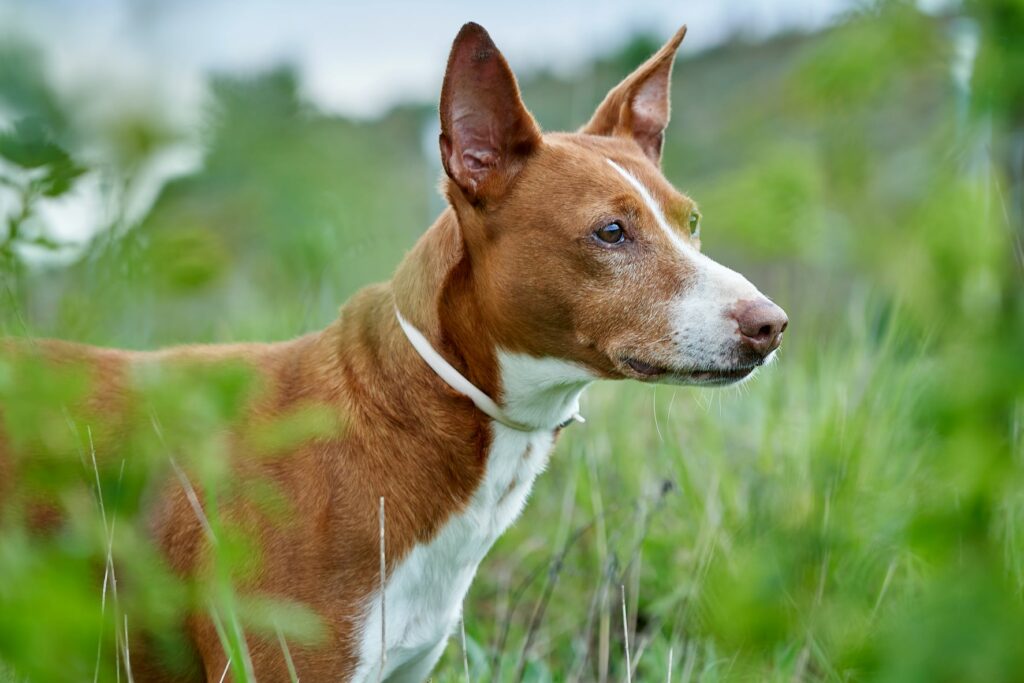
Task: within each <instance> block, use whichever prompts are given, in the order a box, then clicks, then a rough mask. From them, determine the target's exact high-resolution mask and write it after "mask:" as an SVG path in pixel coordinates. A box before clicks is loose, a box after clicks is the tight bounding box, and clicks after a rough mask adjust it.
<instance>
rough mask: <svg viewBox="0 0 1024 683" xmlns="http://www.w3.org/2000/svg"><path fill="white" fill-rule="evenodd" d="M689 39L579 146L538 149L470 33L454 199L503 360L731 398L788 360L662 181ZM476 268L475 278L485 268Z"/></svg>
mask: <svg viewBox="0 0 1024 683" xmlns="http://www.w3.org/2000/svg"><path fill="white" fill-rule="evenodd" d="M685 32H686V31H685V27H684V28H683V29H681V30H680V31H679V32H678V33H676V35H675V36H673V38H672V39H671V40H669V42H668V43H667V44H666V45H665V46H664V47H663V48H662V49H661V50H660V51H658V52H657V54H655V55H654V56H653V57H651V59H649V60H648V61H647V62H646V63H645V64H643V65H642V66H640V67H639V68H638V69H637V70H636V71H635V72H634V73H633V74H631V75H630V76H629V77H628V78H626V79H625V80H624V81H623V82H622V83H620V84H619V85H618V86H617V87H616V88H614V89H613V90H612V91H611V92H610V93H609V94H608V96H607V97H606V98H605V100H604V102H603V103H601V105H600V106H599V107H598V109H597V111H596V113H595V114H594V116H593V118H591V120H590V122H589V123H587V124H586V125H585V126H583V128H582V129H580V131H579V132H577V133H555V134H542V133H541V131H540V128H539V127H538V125H537V123H536V122H535V121H534V119H533V117H532V116H531V115H530V113H529V112H528V111H527V110H526V108H525V107H524V106H523V103H522V100H521V99H520V96H519V89H518V87H517V85H516V81H515V77H514V76H513V75H512V72H511V70H510V69H509V67H508V64H507V63H506V61H505V59H504V58H503V57H502V55H501V53H500V52H499V51H498V49H497V47H495V45H494V43H493V42H492V41H491V38H490V36H488V34H487V32H486V31H485V30H484V29H483V28H482V27H480V26H479V25H476V24H467V25H465V26H464V27H463V28H462V30H461V31H460V32H459V35H458V36H457V37H456V39H455V43H454V45H453V46H452V51H451V56H450V57H449V60H448V68H447V72H446V74H445V79H444V86H443V89H442V94H441V105H440V113H441V138H440V143H441V160H442V163H443V165H444V169H445V172H446V173H447V174H448V178H449V181H448V186H447V194H448V197H449V200H450V201H451V203H452V206H453V207H454V209H455V211H456V213H457V215H458V219H459V225H460V229H461V231H462V235H463V241H464V243H465V248H466V249H467V251H468V254H469V258H470V261H471V263H472V264H473V266H474V269H475V270H477V271H478V272H484V273H486V277H481V278H479V279H477V280H476V281H475V283H474V284H475V287H476V292H477V295H478V296H479V300H480V305H481V306H482V307H483V308H484V309H485V313H486V317H487V321H488V325H489V326H490V327H491V328H492V332H493V333H494V334H495V336H496V338H498V339H500V340H501V345H502V347H503V348H504V350H507V351H511V352H520V353H526V354H530V355H533V356H543V357H554V358H559V359H563V360H568V361H571V362H574V363H577V364H580V365H583V366H585V367H586V368H587V369H588V370H590V371H592V372H594V373H595V374H597V375H599V376H604V377H631V378H635V379H640V380H647V381H663V382H675V383H687V384H708V385H711V384H727V383H730V382H734V381H737V380H740V379H743V378H744V377H746V376H748V375H749V374H750V373H751V372H752V371H753V370H754V369H755V368H756V367H758V366H760V365H762V364H764V363H765V362H766V361H767V360H769V359H770V358H771V356H772V354H773V353H774V352H775V350H776V349H777V348H778V346H779V344H780V342H781V340H782V333H783V330H785V328H786V324H787V318H786V314H785V313H784V312H783V311H782V309H781V308H779V307H778V306H776V305H775V304H774V303H772V302H771V301H769V300H768V299H767V298H766V297H765V296H764V295H762V294H761V293H760V292H759V291H758V290H757V288H756V287H754V286H753V285H752V284H750V282H748V281H747V280H746V279H745V278H744V277H743V276H741V275H739V274H738V273H736V272H734V271H732V270H729V269H728V268H726V267H724V266H721V265H719V264H718V263H716V262H715V261H712V260H711V259H709V258H708V257H706V256H704V255H703V254H701V252H700V230H701V214H700V212H699V210H698V208H697V205H696V204H695V203H694V201H693V200H692V199H690V198H689V197H687V196H686V195H684V194H682V193H681V192H679V191H678V190H676V189H675V188H674V187H673V186H672V184H671V183H669V182H668V180H666V178H665V176H664V175H662V173H661V169H660V162H661V148H662V140H663V136H664V131H665V127H666V126H667V124H668V120H669V82H670V77H671V73H672V62H673V60H674V58H675V54H676V49H677V48H678V47H679V44H680V42H682V39H683V36H684V34H685ZM478 266H479V267H478Z"/></svg>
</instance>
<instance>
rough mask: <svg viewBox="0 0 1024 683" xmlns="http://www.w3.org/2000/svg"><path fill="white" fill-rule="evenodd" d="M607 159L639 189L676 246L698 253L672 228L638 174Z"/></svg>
mask: <svg viewBox="0 0 1024 683" xmlns="http://www.w3.org/2000/svg"><path fill="white" fill-rule="evenodd" d="M605 161H607V162H608V163H609V164H611V167H612V168H614V169H615V170H616V171H618V172H619V175H621V176H622V177H623V178H625V179H626V182H627V183H629V184H630V186H631V187H632V188H633V189H634V190H636V191H637V194H639V195H640V198H641V199H643V200H644V204H646V205H647V208H648V209H650V211H651V213H653V214H654V220H655V221H656V222H657V223H658V227H659V228H661V229H662V230H664V231H665V234H666V235H667V236H668V238H669V239H670V240H671V241H672V243H673V244H674V245H676V247H678V248H679V249H680V250H681V251H690V252H691V253H697V251H696V250H695V249H694V248H693V247H692V246H691V245H690V244H688V243H687V242H686V240H684V239H683V238H682V237H680V236H679V233H678V232H676V231H675V230H674V229H673V228H672V226H671V225H669V224H668V220H666V219H665V213H664V212H663V211H662V210H661V207H660V206H658V202H656V201H654V197H653V196H651V193H650V191H649V190H648V189H647V188H646V187H644V184H643V183H641V182H640V181H639V180H637V179H636V176H634V175H633V174H632V173H630V172H629V171H627V170H626V169H624V168H622V167H621V166H619V165H618V164H617V163H615V162H614V161H612V160H611V159H605Z"/></svg>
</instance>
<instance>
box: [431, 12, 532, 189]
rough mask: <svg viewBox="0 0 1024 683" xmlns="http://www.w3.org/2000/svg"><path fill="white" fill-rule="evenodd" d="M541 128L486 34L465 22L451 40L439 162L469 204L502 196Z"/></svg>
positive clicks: (506, 64)
mask: <svg viewBox="0 0 1024 683" xmlns="http://www.w3.org/2000/svg"><path fill="white" fill-rule="evenodd" d="M539 143H540V128H539V127H538V126H537V123H536V122H535V121H534V120H533V117H532V116H531V115H530V112H528V111H527V110H526V107H525V106H523V102H522V100H521V99H520V97H519V86H518V85H516V79H515V76H513V75H512V70H511V69H509V67H508V63H507V62H506V61H505V58H504V57H503V56H502V55H501V52H499V51H498V48H497V47H495V45H494V42H493V41H492V40H491V37H490V36H489V35H487V31H485V30H484V28H483V26H480V25H479V24H473V23H469V24H466V25H465V26H463V27H462V30H461V31H459V35H458V36H456V37H455V42H454V43H453V44H452V51H451V54H450V55H449V57H448V69H447V70H446V71H445V74H444V85H443V86H442V87H441V163H442V164H443V165H444V170H445V173H447V174H448V177H449V178H451V179H452V180H453V181H454V182H455V184H456V185H458V186H459V188H460V189H461V190H462V191H463V193H464V194H465V195H466V197H467V198H468V199H469V201H470V202H472V203H474V204H475V203H477V202H478V201H480V200H482V199H488V198H494V197H496V196H499V195H500V194H501V193H503V192H504V191H505V190H506V189H507V187H508V185H509V183H510V182H511V181H512V179H513V178H514V177H515V175H516V173H518V172H519V170H520V169H521V168H522V166H523V162H524V161H525V160H526V157H527V156H528V155H529V154H530V152H531V151H532V150H533V149H534V148H535V147H536V146H537V145H538V144H539Z"/></svg>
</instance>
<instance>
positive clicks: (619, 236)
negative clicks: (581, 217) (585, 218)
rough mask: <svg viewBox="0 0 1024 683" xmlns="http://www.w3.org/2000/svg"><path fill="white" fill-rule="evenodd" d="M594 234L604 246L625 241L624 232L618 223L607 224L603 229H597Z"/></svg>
mask: <svg viewBox="0 0 1024 683" xmlns="http://www.w3.org/2000/svg"><path fill="white" fill-rule="evenodd" d="M594 234H595V235H597V239H599V240H601V241H602V242H604V243H605V244H621V243H622V242H624V241H625V240H626V231H625V230H623V229H622V226H621V225H619V224H618V223H609V224H608V225H606V226H604V227H603V228H598V229H597V230H595V231H594Z"/></svg>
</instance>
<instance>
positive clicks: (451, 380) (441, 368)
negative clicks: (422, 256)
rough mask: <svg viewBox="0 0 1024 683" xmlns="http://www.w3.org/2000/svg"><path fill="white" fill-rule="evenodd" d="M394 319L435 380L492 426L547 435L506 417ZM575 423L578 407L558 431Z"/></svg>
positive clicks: (411, 330)
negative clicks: (465, 401) (464, 398)
mask: <svg viewBox="0 0 1024 683" xmlns="http://www.w3.org/2000/svg"><path fill="white" fill-rule="evenodd" d="M395 317H396V318H398V324H399V326H400V327H401V328H402V332H404V333H405V336H406V338H407V339H408V340H409V343H410V344H412V347H413V348H414V349H416V353H418V354H419V355H420V358H422V359H423V360H424V362H426V364H427V365H429V366H430V368H431V369H432V370H433V371H434V372H435V373H437V376H438V377H440V378H441V379H443V380H444V381H445V383H446V384H447V385H448V386H450V387H451V388H452V389H454V390H455V391H457V392H459V393H460V394H462V395H463V396H466V397H467V398H468V399H469V400H471V401H472V402H473V405H475V406H476V407H477V408H479V409H480V412H482V413H484V414H485V415H487V416H488V417H490V418H491V419H492V420H494V421H495V422H500V423H501V424H503V425H505V426H506V427H508V428H509V429H515V430H518V431H520V432H541V431H549V430H546V429H544V428H537V427H531V426H529V425H525V424H523V423H521V422H517V421H516V420H513V419H512V418H511V417H509V416H508V414H507V413H506V412H505V411H504V410H503V409H502V407H501V406H499V405H498V404H497V403H495V402H494V399H492V398H491V397H490V396H488V395H487V394H485V393H484V392H482V391H480V389H478V388H477V387H476V385H474V384H473V383H472V382H470V381H469V380H468V379H466V378H465V377H464V376H463V375H462V373H460V372H459V371H458V370H456V369H455V368H454V367H452V364H451V363H449V362H448V361H446V360H445V359H444V358H443V357H442V356H441V354H439V353H438V352H437V351H436V350H435V349H434V347H433V346H431V345H430V342H429V341H427V338H426V337H424V336H423V333H422V332H420V331H419V330H417V329H416V328H415V327H413V325H412V324H411V323H410V322H409V321H408V320H406V319H405V318H403V317H402V314H401V313H400V312H399V311H398V308H397V307H396V308H395ZM573 420H575V421H576V422H586V420H584V419H583V416H582V415H580V413H579V406H578V405H577V406H576V409H575V410H574V411H573V414H572V417H571V418H570V419H569V420H567V421H566V422H565V423H563V424H562V425H559V427H564V426H565V425H567V424H569V423H570V422H572V421H573Z"/></svg>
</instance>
